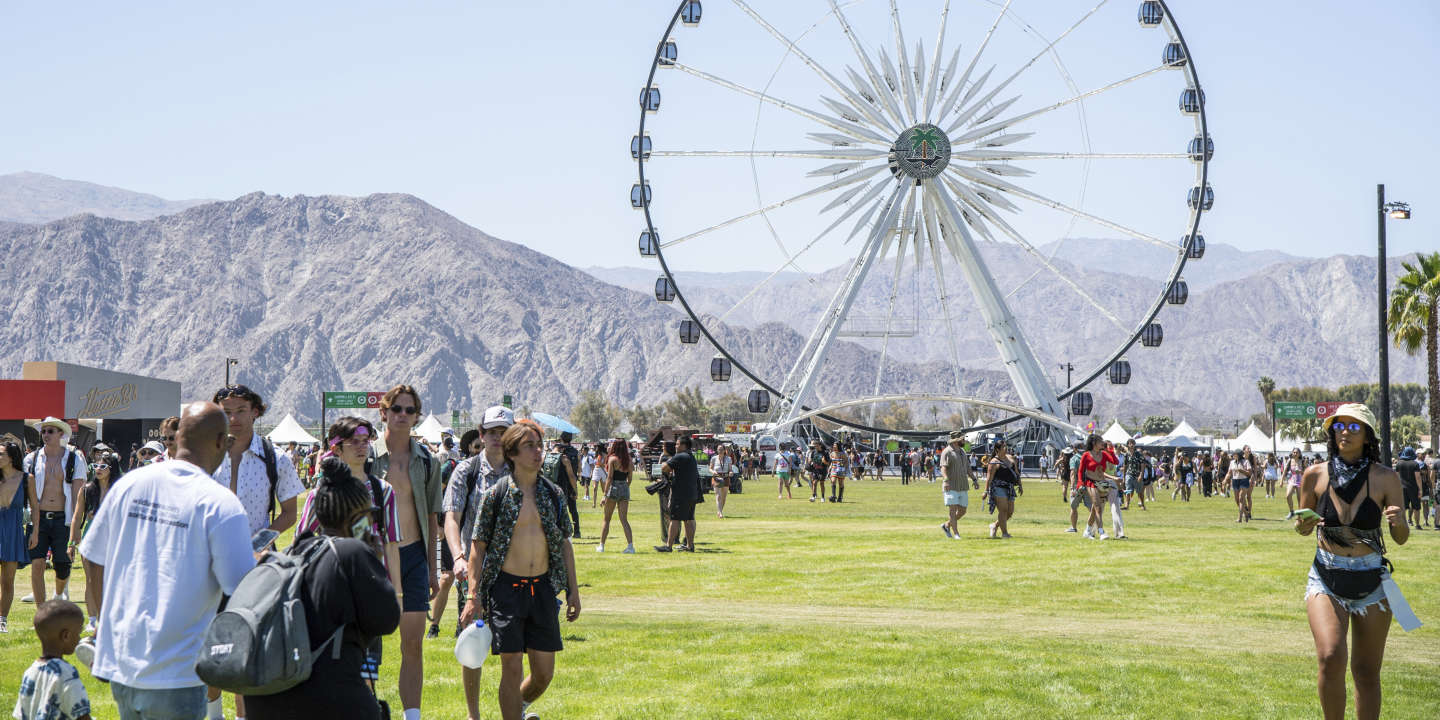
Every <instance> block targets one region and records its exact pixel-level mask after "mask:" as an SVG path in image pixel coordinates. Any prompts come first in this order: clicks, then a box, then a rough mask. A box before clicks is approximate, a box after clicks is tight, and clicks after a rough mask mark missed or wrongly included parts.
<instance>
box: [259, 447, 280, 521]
mask: <svg viewBox="0 0 1440 720" xmlns="http://www.w3.org/2000/svg"><path fill="white" fill-rule="evenodd" d="M260 460H261V461H263V462H264V463H265V475H266V476H267V477H269V478H270V496H269V498H268V499H267V502H269V504H270V509H269V512H270V519H271V520H272V521H273V520H274V519H275V501H276V497H275V492H276V487H277V486H278V485H279V483H280V469H279V468H278V467H276V465H275V463H276V458H275V444H274V443H272V442H270V438H267V437H264V436H261V438H260Z"/></svg>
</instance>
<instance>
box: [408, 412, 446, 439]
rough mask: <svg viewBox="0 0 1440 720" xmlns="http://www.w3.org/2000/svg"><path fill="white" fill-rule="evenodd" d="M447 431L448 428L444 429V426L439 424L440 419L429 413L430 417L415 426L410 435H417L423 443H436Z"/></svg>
mask: <svg viewBox="0 0 1440 720" xmlns="http://www.w3.org/2000/svg"><path fill="white" fill-rule="evenodd" d="M449 431H450V428H448V427H445V425H444V424H442V423H441V422H440V418H437V417H435V413H430V417H427V418H425V422H422V423H420V424H419V425H418V426H416V427H415V429H414V430H412V431H411V434H412V435H419V436H420V437H421V438H424V440H425V442H428V443H438V442H440V436H441V435H443V434H444V433H446V432H449Z"/></svg>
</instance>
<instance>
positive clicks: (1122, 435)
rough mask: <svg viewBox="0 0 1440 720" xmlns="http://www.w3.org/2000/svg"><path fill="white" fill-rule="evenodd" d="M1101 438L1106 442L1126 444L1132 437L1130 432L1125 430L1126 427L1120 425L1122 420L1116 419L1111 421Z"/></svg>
mask: <svg viewBox="0 0 1440 720" xmlns="http://www.w3.org/2000/svg"><path fill="white" fill-rule="evenodd" d="M1100 439H1102V440H1104V441H1106V442H1113V443H1115V444H1116V445H1124V444H1125V441H1127V440H1129V439H1130V433H1128V432H1125V428H1123V427H1120V421H1119V420H1116V421H1114V422H1111V423H1110V427H1109V428H1107V429H1106V430H1105V433H1104V434H1103V435H1101V436H1100Z"/></svg>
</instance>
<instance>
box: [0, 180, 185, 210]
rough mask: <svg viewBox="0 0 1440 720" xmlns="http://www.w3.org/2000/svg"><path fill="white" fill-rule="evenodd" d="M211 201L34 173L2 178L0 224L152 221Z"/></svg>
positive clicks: (0, 181)
mask: <svg viewBox="0 0 1440 720" xmlns="http://www.w3.org/2000/svg"><path fill="white" fill-rule="evenodd" d="M205 202H209V201H208V200H166V199H164V198H160V197H156V196H154V195H148V194H146V193H138V192H133V191H130V190H125V189H122V188H116V187H107V186H105V185H96V184H95V183H88V182H80V181H78V180H65V179H63V178H57V177H53V176H50V175H44V174H42V173H34V172H19V173H11V174H9V175H0V221H10V222H20V223H45V222H50V221H51V220H59V219H60V218H66V217H70V216H71V215H79V214H82V213H91V214H94V215H99V216H101V217H111V218H116V219H119V220H149V219H150V218H153V217H159V216H161V215H169V214H172V213H177V212H180V211H181V210H184V209H186V208H190V207H195V206H196V205H199V204H201V203H205Z"/></svg>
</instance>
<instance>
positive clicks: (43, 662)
mask: <svg viewBox="0 0 1440 720" xmlns="http://www.w3.org/2000/svg"><path fill="white" fill-rule="evenodd" d="M84 626H85V613H83V612H81V611H80V606H78V605H76V604H75V603H72V602H70V601H69V600H61V599H59V598H51V599H50V600H46V601H45V602H43V603H41V604H40V607H37V608H35V634H36V635H37V636H39V638H40V659H39V660H36V661H35V663H34V664H33V665H31V666H30V667H29V669H27V670H26V671H25V676H24V677H23V678H22V679H21V680H20V696H19V697H18V698H16V699H15V714H14V717H15V718H17V720H34V719H35V718H55V719H56V720H60V719H62V718H64V719H68V720H89V719H90V697H89V696H88V695H86V694H85V684H84V683H83V682H81V681H80V673H79V672H78V671H76V670H75V666H74V665H71V664H70V663H68V662H66V661H65V656H66V655H69V654H70V653H72V652H75V645H76V644H78V643H79V642H80V629H81V628H82V627H84Z"/></svg>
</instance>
